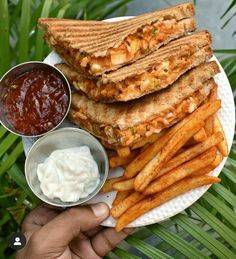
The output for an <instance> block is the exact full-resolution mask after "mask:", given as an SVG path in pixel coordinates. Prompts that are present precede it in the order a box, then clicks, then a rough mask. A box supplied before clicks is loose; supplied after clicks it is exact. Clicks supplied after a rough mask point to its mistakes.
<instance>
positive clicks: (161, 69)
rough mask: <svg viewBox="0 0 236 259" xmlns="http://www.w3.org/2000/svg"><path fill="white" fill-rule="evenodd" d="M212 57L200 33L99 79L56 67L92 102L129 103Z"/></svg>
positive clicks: (206, 39) (205, 34)
mask: <svg viewBox="0 0 236 259" xmlns="http://www.w3.org/2000/svg"><path fill="white" fill-rule="evenodd" d="M211 56H212V49H211V36H210V33H209V32H207V31H201V32H198V33H195V34H192V35H190V36H186V37H183V38H181V39H178V40H175V41H173V42H171V43H169V44H168V45H166V46H164V47H162V48H161V49H159V50H156V51H154V52H153V53H151V54H150V55H148V56H146V57H144V58H143V59H140V60H138V61H136V62H135V63H133V64H131V65H128V66H125V67H123V68H120V69H119V70H117V71H114V72H111V73H109V74H107V75H103V76H102V77H100V78H86V77H84V76H83V75H81V74H79V73H77V72H76V71H75V70H73V69H72V68H70V67H69V66H68V65H66V64H57V65H56V67H57V68H59V69H60V70H61V71H62V72H63V73H64V74H65V76H66V77H67V78H68V80H69V81H70V82H71V84H73V85H74V87H75V88H76V89H77V90H79V91H82V92H84V93H85V94H86V95H87V96H88V97H89V98H91V99H93V100H95V101H102V102H115V101H129V100H132V99H136V98H139V97H141V96H143V95H146V94H149V93H152V92H155V91H159V90H161V89H164V88H166V87H167V86H168V85H170V84H172V83H173V82H174V81H176V80H177V79H178V78H179V77H180V76H181V75H182V74H184V73H185V72H186V71H187V70H189V69H191V68H193V67H196V66H198V65H199V64H201V63H204V62H206V61H207V60H208V59H209V58H210V57H211Z"/></svg>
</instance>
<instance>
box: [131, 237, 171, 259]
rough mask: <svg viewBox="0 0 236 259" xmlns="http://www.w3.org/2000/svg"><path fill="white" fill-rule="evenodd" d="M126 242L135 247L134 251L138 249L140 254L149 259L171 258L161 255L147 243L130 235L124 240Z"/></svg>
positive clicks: (160, 252)
mask: <svg viewBox="0 0 236 259" xmlns="http://www.w3.org/2000/svg"><path fill="white" fill-rule="evenodd" d="M126 242H127V243H128V244H130V245H131V246H133V247H135V248H136V249H138V250H139V251H140V252H142V253H143V254H145V255H146V256H148V257H149V258H159V259H167V258H173V257H171V256H168V255H167V254H165V253H163V252H162V251H160V250H159V249H157V248H155V247H153V246H151V245H149V244H148V243H147V242H144V241H142V240H140V239H138V238H136V237H134V236H132V235H131V236H129V237H127V238H126Z"/></svg>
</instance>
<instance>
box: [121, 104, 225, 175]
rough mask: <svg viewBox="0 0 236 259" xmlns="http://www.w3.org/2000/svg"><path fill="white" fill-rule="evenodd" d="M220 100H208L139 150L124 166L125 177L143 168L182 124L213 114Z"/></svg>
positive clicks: (203, 118)
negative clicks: (153, 141) (154, 140)
mask: <svg viewBox="0 0 236 259" xmlns="http://www.w3.org/2000/svg"><path fill="white" fill-rule="evenodd" d="M220 105H221V102H220V101H219V100H216V101H214V102H208V103H205V104H203V105H202V106H200V107H199V108H198V109H197V110H195V111H194V112H193V113H192V114H190V115H189V116H187V117H185V118H184V119H183V120H182V121H180V122H179V123H177V124H176V125H174V126H173V127H172V128H171V129H170V130H169V131H168V132H167V133H166V134H165V135H163V136H162V137H160V138H159V139H158V141H156V142H155V143H153V144H151V145H150V146H149V147H147V148H146V149H145V150H144V152H141V153H140V154H139V155H138V156H137V157H136V158H135V159H134V160H133V161H132V162H131V163H130V164H129V165H128V166H127V168H126V170H125V172H124V176H125V177H126V178H133V177H134V176H136V175H137V173H138V172H139V171H140V170H142V169H143V168H144V166H145V165H146V164H147V163H148V162H149V161H150V160H152V159H153V158H154V157H155V155H156V154H157V153H158V152H159V151H160V150H161V149H162V148H163V147H164V146H165V145H166V143H167V142H169V140H170V138H171V137H172V136H173V135H174V134H175V133H176V132H177V131H178V130H179V129H180V128H181V127H182V126H183V125H184V124H186V122H188V121H189V120H191V119H193V118H196V117H197V118H199V119H202V120H203V121H204V120H206V118H208V117H209V116H211V115H212V114H214V113H215V112H216V111H217V110H218V109H219V108H220Z"/></svg>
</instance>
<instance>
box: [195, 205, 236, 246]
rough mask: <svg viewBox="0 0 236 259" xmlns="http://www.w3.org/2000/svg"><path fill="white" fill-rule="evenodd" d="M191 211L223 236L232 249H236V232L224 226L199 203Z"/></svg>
mask: <svg viewBox="0 0 236 259" xmlns="http://www.w3.org/2000/svg"><path fill="white" fill-rule="evenodd" d="M191 210H192V211H193V212H195V213H196V214H197V215H198V216H199V217H200V218H201V219H202V220H203V221H205V222H206V223H207V224H208V225H209V226H211V227H212V228H213V229H214V230H215V231H216V232H217V233H218V234H219V235H221V236H222V237H223V238H224V239H225V241H226V242H228V243H229V244H230V245H231V246H232V247H234V248H236V233H235V232H234V231H232V230H231V229H230V228H229V227H227V226H226V225H224V224H223V223H222V222H221V221H219V220H218V219H217V218H216V217H215V216H214V215H212V214H211V213H210V212H208V211H207V210H206V209H204V208H203V207H202V206H201V205H200V204H198V203H197V202H196V203H195V204H194V205H192V206H191Z"/></svg>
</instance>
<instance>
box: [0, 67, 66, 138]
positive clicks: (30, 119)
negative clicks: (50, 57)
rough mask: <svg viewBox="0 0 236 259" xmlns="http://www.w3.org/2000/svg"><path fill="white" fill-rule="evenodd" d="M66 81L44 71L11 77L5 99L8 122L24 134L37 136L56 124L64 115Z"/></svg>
mask: <svg viewBox="0 0 236 259" xmlns="http://www.w3.org/2000/svg"><path fill="white" fill-rule="evenodd" d="M68 105H69V92H68V88H67V85H66V82H65V81H63V79H62V78H61V77H60V76H59V75H57V74H56V73H53V71H52V70H50V69H47V68H35V69H32V70H30V71H28V72H25V73H23V74H21V75H20V76H18V77H17V78H13V79H12V81H11V82H10V83H9V89H8V90H7V93H6V97H5V105H4V106H5V112H6V118H7V120H8V122H9V123H10V124H11V125H12V126H13V127H14V128H15V129H16V130H17V131H18V132H19V133H22V134H24V135H38V134H42V133H45V132H47V131H49V130H50V129H52V128H54V127H55V126H56V125H58V124H59V123H60V122H61V120H62V119H63V117H64V116H65V114H66V111H67V108H68Z"/></svg>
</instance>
